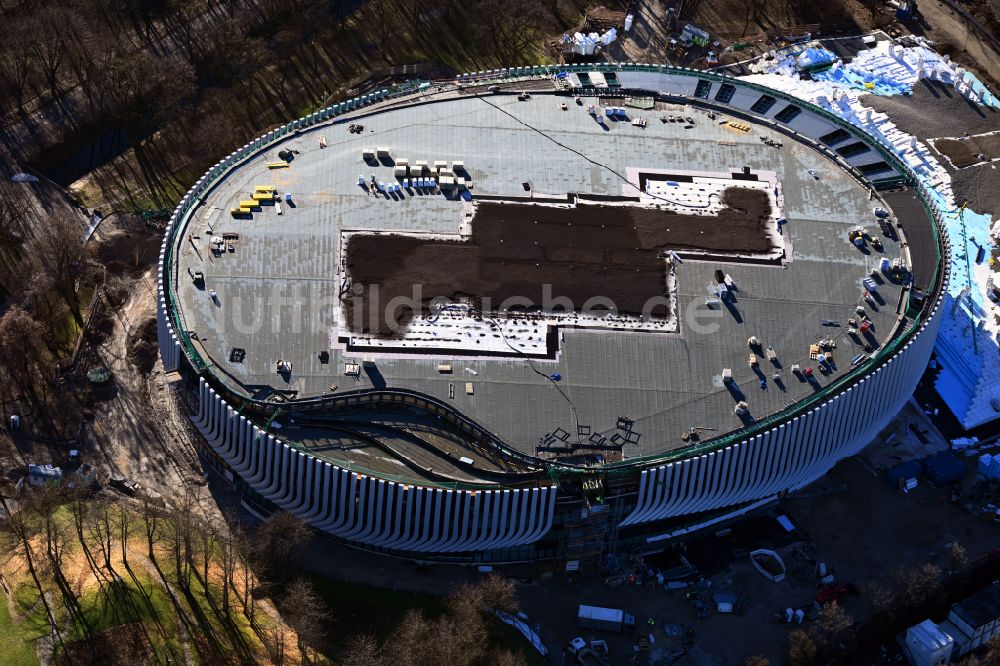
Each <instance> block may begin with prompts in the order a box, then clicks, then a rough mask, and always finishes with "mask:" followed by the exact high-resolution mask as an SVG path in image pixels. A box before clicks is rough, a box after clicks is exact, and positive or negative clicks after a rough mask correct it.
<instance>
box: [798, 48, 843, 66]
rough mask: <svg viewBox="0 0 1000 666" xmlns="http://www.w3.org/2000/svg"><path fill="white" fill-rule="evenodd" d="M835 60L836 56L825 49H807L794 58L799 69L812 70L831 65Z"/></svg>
mask: <svg viewBox="0 0 1000 666" xmlns="http://www.w3.org/2000/svg"><path fill="white" fill-rule="evenodd" d="M836 59H837V56H836V54H834V53H833V52H832V51H827V50H826V49H817V48H808V49H806V50H805V51H803V52H802V53H800V54H798V55H797V56H795V64H796V65H798V66H799V68H800V69H813V68H815V67H822V66H824V65H829V64H831V63H832V62H833V61H834V60H836Z"/></svg>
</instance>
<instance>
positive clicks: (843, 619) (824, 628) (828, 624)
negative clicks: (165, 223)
mask: <svg viewBox="0 0 1000 666" xmlns="http://www.w3.org/2000/svg"><path fill="white" fill-rule="evenodd" d="M854 624H855V623H854V618H852V617H851V616H850V615H848V614H847V613H845V612H844V608H843V606H841V605H840V604H839V603H837V602H836V601H832V602H830V603H828V604H826V605H824V606H823V607H822V608H820V611H819V617H818V618H817V620H816V623H815V624H814V625H813V626H812V627H810V631H809V635H810V637H811V638H812V639H813V641H814V642H815V643H816V645H817V646H818V647H819V648H820V649H822V650H823V652H824V654H828V653H830V652H832V651H834V650H836V649H838V646H839V645H840V644H842V643H849V642H850V640H851V636H852V634H853V633H854Z"/></svg>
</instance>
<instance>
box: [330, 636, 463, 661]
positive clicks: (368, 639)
mask: <svg viewBox="0 0 1000 666" xmlns="http://www.w3.org/2000/svg"><path fill="white" fill-rule="evenodd" d="M340 663H341V664H343V666H384V665H387V664H391V663H396V662H392V661H390V660H389V659H388V658H387V656H386V654H385V651H384V650H383V649H382V646H381V645H380V644H379V642H378V640H376V638H375V637H374V636H372V635H371V634H361V635H358V636H353V637H352V638H351V639H350V640H348V641H347V646H346V647H345V648H344V653H343V654H342V655H341V659H340ZM452 666H454V665H452Z"/></svg>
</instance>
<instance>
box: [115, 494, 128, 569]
mask: <svg viewBox="0 0 1000 666" xmlns="http://www.w3.org/2000/svg"><path fill="white" fill-rule="evenodd" d="M117 508H118V510H117V511H116V512H115V528H116V532H117V533H118V542H119V544H120V545H121V550H122V563H123V564H124V565H125V566H126V567H128V539H129V536H131V534H132V514H131V513H129V512H128V510H126V508H125V505H124V504H119V505H118V507H117Z"/></svg>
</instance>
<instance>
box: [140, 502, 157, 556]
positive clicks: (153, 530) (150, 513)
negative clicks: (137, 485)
mask: <svg viewBox="0 0 1000 666" xmlns="http://www.w3.org/2000/svg"><path fill="white" fill-rule="evenodd" d="M142 522H143V525H144V526H145V528H146V529H145V532H146V549H147V552H146V554H147V555H148V556H149V559H150V560H152V561H153V562H155V561H156V551H155V549H154V547H155V546H156V544H157V543H158V542H159V537H160V532H159V528H160V512H159V509H157V508H156V507H154V506H153V505H152V504H150V503H149V500H148V499H145V500H143V502H142Z"/></svg>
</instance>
